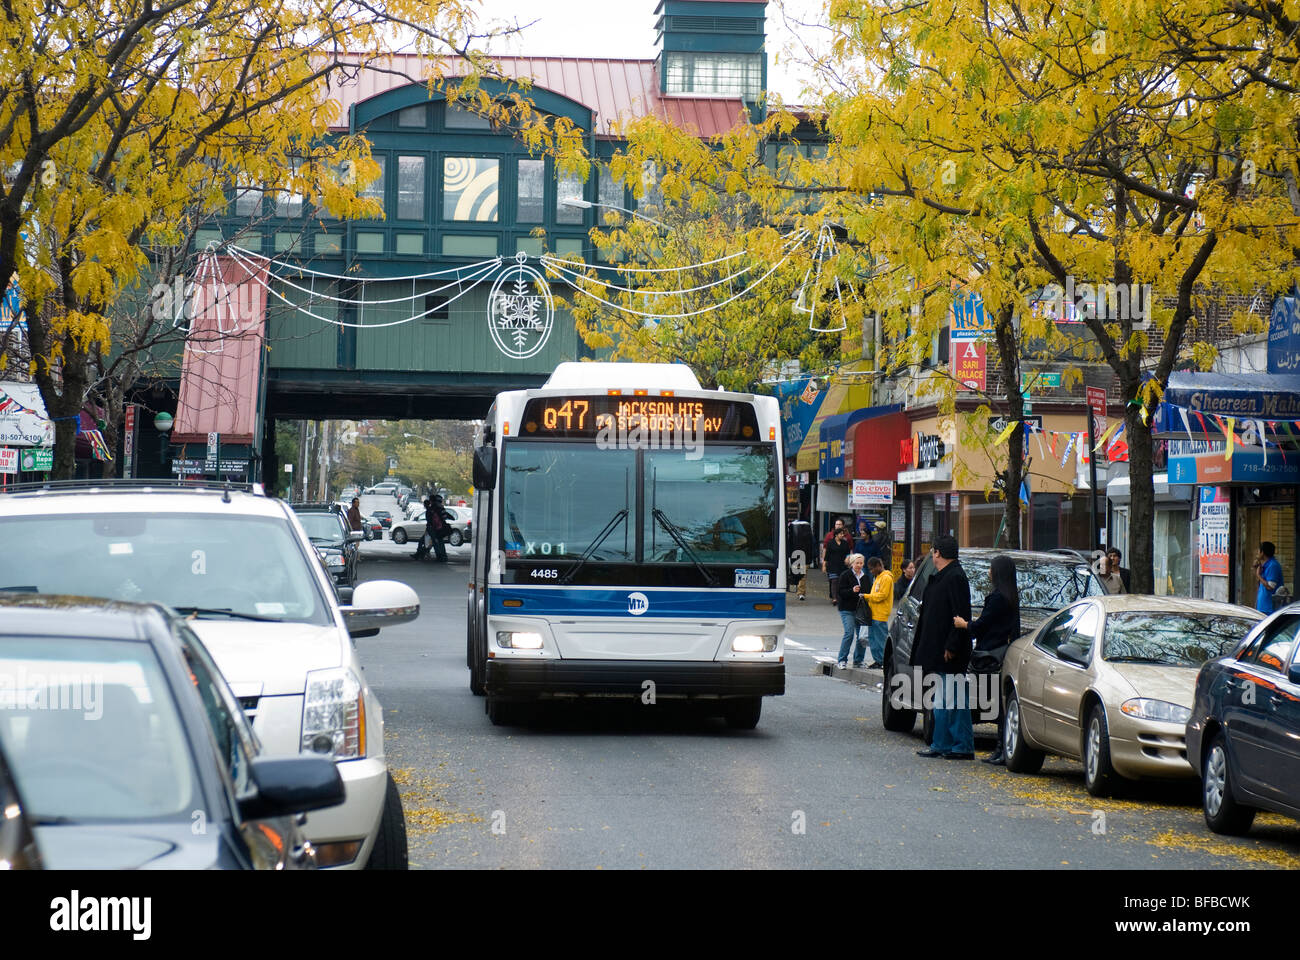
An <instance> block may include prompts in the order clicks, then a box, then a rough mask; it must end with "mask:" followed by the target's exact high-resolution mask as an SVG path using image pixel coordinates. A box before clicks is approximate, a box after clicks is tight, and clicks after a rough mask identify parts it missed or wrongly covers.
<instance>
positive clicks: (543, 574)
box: [529, 568, 560, 580]
mask: <svg viewBox="0 0 1300 960" xmlns="http://www.w3.org/2000/svg"><path fill="white" fill-rule="evenodd" d="M529 576H530V577H532V578H533V579H535V580H558V579H559V577H560V571H559V570H556V569H554V568H547V569H545V570H534V571H533V572H532V573H530V574H529Z"/></svg>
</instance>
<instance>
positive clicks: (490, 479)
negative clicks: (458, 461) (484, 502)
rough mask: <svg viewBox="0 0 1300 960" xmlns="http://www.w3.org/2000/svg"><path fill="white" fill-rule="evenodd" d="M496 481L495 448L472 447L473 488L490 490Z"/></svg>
mask: <svg viewBox="0 0 1300 960" xmlns="http://www.w3.org/2000/svg"><path fill="white" fill-rule="evenodd" d="M496 481H497V448H496V447H486V446H484V447H476V448H475V449H474V489H475V490H491V489H492V488H493V487H495V486H496Z"/></svg>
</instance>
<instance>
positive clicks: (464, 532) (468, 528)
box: [446, 507, 474, 547]
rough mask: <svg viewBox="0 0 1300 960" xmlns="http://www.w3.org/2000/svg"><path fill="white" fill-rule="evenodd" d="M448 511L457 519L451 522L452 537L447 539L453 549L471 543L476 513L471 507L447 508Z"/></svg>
mask: <svg viewBox="0 0 1300 960" xmlns="http://www.w3.org/2000/svg"><path fill="white" fill-rule="evenodd" d="M446 509H447V511H448V512H449V513H451V514H453V515H454V516H455V518H456V519H455V520H452V521H451V536H449V537H448V538H447V542H448V543H450V544H451V545H452V546H453V547H459V546H460V545H461V544H462V543H469V541H470V536H471V534H472V533H473V530H472V525H473V520H474V511H473V510H471V509H470V508H469V507H447V508H446Z"/></svg>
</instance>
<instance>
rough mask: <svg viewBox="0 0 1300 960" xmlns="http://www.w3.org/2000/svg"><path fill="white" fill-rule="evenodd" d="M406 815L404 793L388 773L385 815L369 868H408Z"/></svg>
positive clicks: (367, 865) (371, 854)
mask: <svg viewBox="0 0 1300 960" xmlns="http://www.w3.org/2000/svg"><path fill="white" fill-rule="evenodd" d="M408 866H409V864H408V861H407V854H406V815H405V814H403V813H402V795H401V794H400V793H398V792H397V784H396V783H394V782H393V775H392V774H391V773H390V774H388V787H387V789H385V791H384V815H383V816H382V817H381V818H380V820H379V835H378V836H377V837H375V847H374V849H373V850H371V851H370V859H369V860H367V861H366V869H367V870H406V869H407V868H408Z"/></svg>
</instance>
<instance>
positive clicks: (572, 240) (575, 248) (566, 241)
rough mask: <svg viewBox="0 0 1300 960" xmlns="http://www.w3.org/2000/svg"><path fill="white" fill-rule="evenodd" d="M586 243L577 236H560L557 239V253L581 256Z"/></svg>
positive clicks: (558, 254)
mask: <svg viewBox="0 0 1300 960" xmlns="http://www.w3.org/2000/svg"><path fill="white" fill-rule="evenodd" d="M584 245H585V244H584V242H583V241H582V240H581V239H579V238H577V237H559V238H557V239H556V241H555V253H556V256H560V257H567V258H574V257H581V256H582V251H583V246H584Z"/></svg>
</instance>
